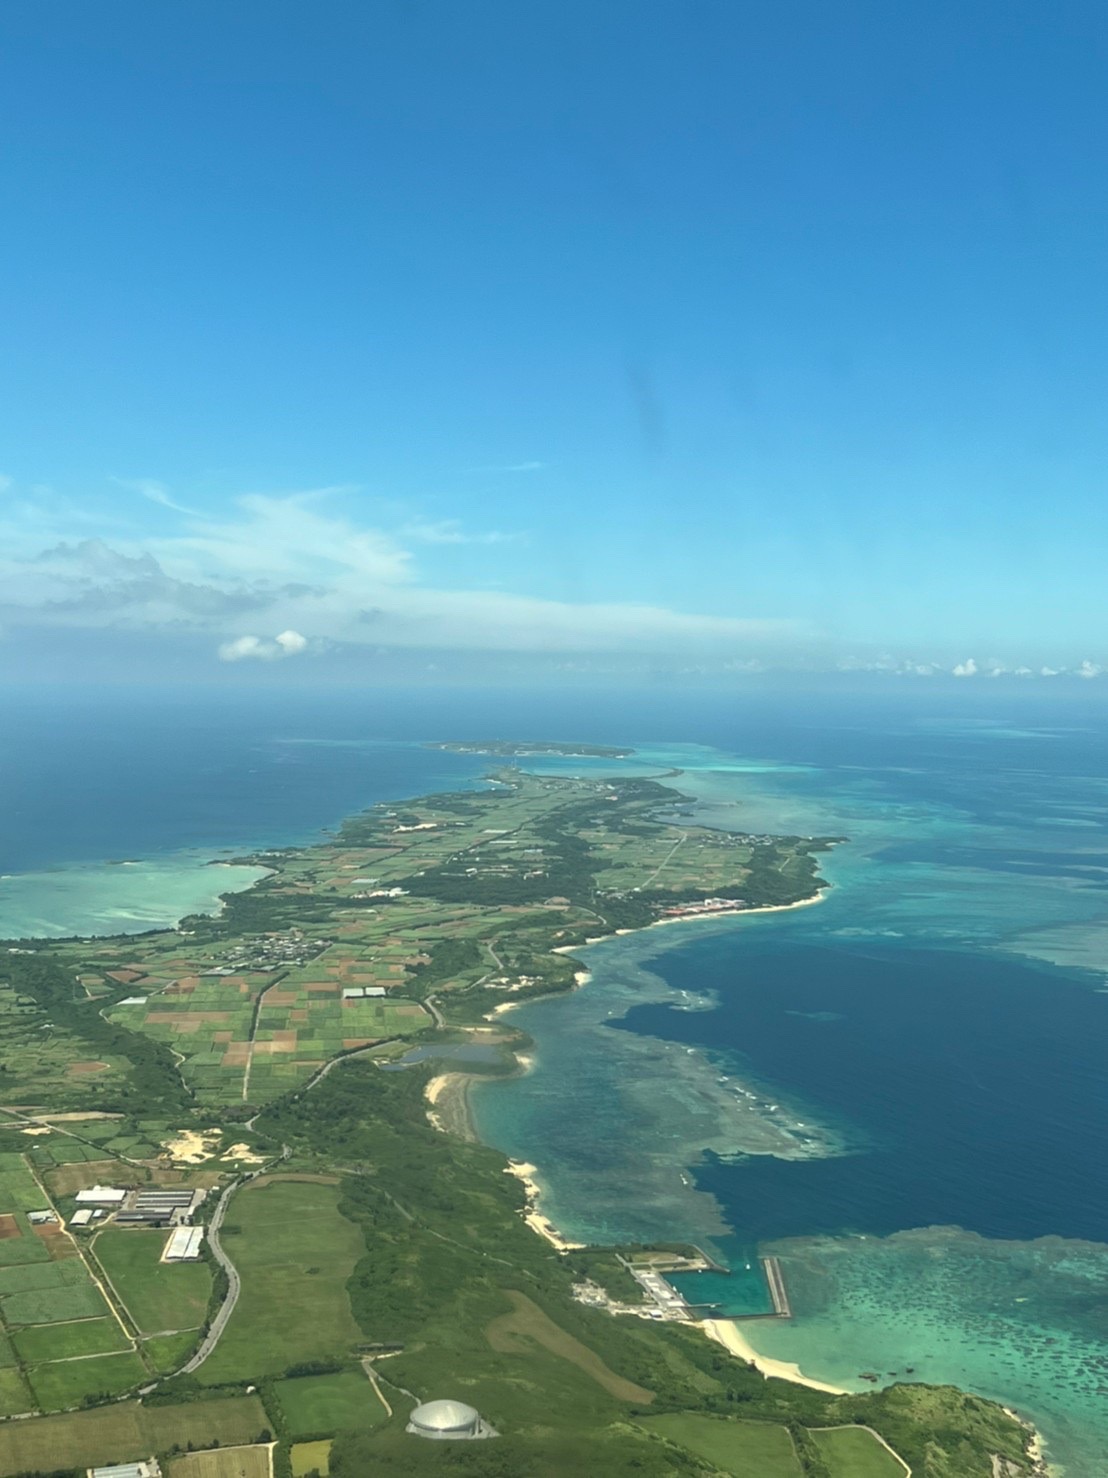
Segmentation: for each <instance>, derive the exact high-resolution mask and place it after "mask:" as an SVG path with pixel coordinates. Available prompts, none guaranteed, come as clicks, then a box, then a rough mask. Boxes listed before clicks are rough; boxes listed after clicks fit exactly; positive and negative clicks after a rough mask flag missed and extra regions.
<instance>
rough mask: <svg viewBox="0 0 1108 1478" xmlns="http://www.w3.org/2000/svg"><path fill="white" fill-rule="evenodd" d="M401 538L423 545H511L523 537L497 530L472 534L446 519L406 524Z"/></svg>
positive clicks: (400, 532)
mask: <svg viewBox="0 0 1108 1478" xmlns="http://www.w3.org/2000/svg"><path fill="white" fill-rule="evenodd" d="M399 537H400V538H407V539H417V540H418V541H419V542H420V543H421V544H511V543H513V542H515V541H516V540H518V539H520V538H521V537H522V535H520V534H502V533H500V532H499V530H497V529H491V530H489V531H488V532H487V533H483V534H470V533H467V532H466V530H465V529H463V528H462V526H461V523H460V522H459V521H458V520H457V519H456V518H445V519H442V520H441V521H440V522H438V523H424V522H422V521H420V520H418V519H417V520H414V521H413V522H411V523H406V524H404V526H403V527H402V528H401V529H400V530H399Z"/></svg>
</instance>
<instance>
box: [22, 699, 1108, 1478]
mask: <svg viewBox="0 0 1108 1478" xmlns="http://www.w3.org/2000/svg"><path fill="white" fill-rule="evenodd" d="M970 686H972V685H970ZM893 687H894V688H896V685H895V684H894V685H893ZM1088 688H1089V691H1084V690H1082V691H1078V692H1072V691H1071V692H1067V693H1060V694H1059V695H1058V696H1057V697H1056V698H1053V699H1047V698H1044V697H1043V696H1041V694H1037V695H1035V696H1032V695H1027V694H1023V693H1020V692H1017V691H1012V690H1009V691H1006V692H998V691H996V690H995V688H994V689H993V690H992V691H989V692H988V693H981V692H962V691H958V692H941V691H940V692H935V691H933V690H926V685H923V684H921V685H920V689H919V690H914V691H907V690H904V689H896V690H895V691H888V690H884V691H882V690H880V689H877V688H875V687H870V688H862V689H860V690H859V691H856V692H853V693H843V692H833V691H825V692H822V693H820V692H809V693H808V694H806V695H805V697H804V698H803V700H800V699H798V698H797V697H796V696H795V695H794V694H791V693H788V692H784V691H780V692H775V691H773V690H772V689H769V688H764V689H761V690H755V689H751V690H749V691H738V692H735V693H731V694H727V695H721V694H710V693H699V694H698V693H695V692H692V693H690V694H688V695H682V696H681V697H680V699H679V700H676V699H675V698H674V696H673V694H672V693H670V692H669V691H667V690H666V689H665V688H659V690H658V691H657V692H654V693H651V692H648V693H643V694H631V695H629V694H621V693H615V692H609V693H607V694H603V695H599V694H596V693H588V692H577V693H575V694H565V693H562V694H555V693H549V692H547V693H530V694H518V693H517V694H512V695H507V694H505V693H503V692H489V693H462V692H449V691H438V692H433V693H432V692H426V691H419V690H412V691H411V692H409V693H396V692H395V691H394V692H392V693H389V694H377V693H373V692H364V693H359V694H356V695H351V694H347V693H342V694H337V693H333V692H328V693H323V694H307V695H305V694H300V695H288V694H253V695H250V696H248V697H246V696H243V695H241V694H237V693H233V692H228V691H224V692H210V693H191V694H188V695H187V696H186V695H183V694H181V693H165V694H151V693H149V692H147V691H145V690H143V692H142V693H141V694H135V695H134V696H133V697H132V698H130V699H128V698H127V696H126V695H122V694H120V693H115V694H103V693H101V694H96V693H83V694H77V695H74V694H67V695H65V697H64V699H59V698H57V697H50V696H44V695H43V694H41V693H38V694H36V693H34V692H30V693H24V694H19V695H15V697H16V700H17V701H9V702H7V703H5V704H4V705H3V706H2V708H0V781H2V782H3V783H4V786H5V795H6V796H7V797H8V801H7V804H6V806H5V814H4V825H3V829H2V831H0V873H3V874H4V875H5V876H4V877H3V878H0V936H2V935H8V937H12V936H13V935H18V934H22V933H27V932H42V933H53V934H65V933H72V932H110V931H112V930H115V929H123V928H140V927H151V926H153V925H154V924H156V923H164V922H169V921H171V919H172V918H173V917H175V916H177V913H178V912H184V911H187V909H188V908H192V907H203V906H214V897H215V893H217V892H218V891H222V890H223V889H225V888H226V887H227V886H228V885H229V884H231V883H234V884H240V883H241V884H245V883H246V882H248V881H249V877H248V876H247V875H246V874H241V875H239V874H233V873H232V872H231V871H230V869H229V867H227V866H220V867H218V868H212V867H211V866H210V865H209V864H210V862H211V861H212V860H215V861H218V862H221V863H223V864H226V863H227V862H228V859H229V858H230V857H233V856H236V855H240V854H241V853H243V852H244V851H249V850H251V849H254V848H259V847H266V846H278V845H285V844H290V843H295V842H299V841H305V840H308V839H310V838H311V837H313V836H318V835H319V834H320V832H321V829H322V828H325V827H328V826H333V825H334V824H335V823H336V822H337V821H338V820H339V819H341V817H342V816H343V815H345V814H348V813H350V812H352V811H354V810H356V809H358V808H359V807H361V806H364V805H367V804H370V803H372V802H373V801H376V800H384V799H390V798H399V797H401V796H403V795H411V794H417V793H419V792H421V791H426V790H430V789H447V788H457V787H459V786H462V785H477V784H480V783H481V774H482V771H483V769H484V768H485V764H484V762H482V761H481V760H479V759H477V758H474V757H471V756H461V755H453V754H447V753H445V752H443V751H437V750H434V749H428V748H425V747H423V746H422V745H421V744H420V743H419V742H418V741H419V740H420V739H426V738H449V737H459V738H470V739H472V738H479V737H492V736H503V737H517V738H535V737H555V738H567V739H580V740H583V741H592V742H599V743H605V742H607V743H628V744H634V745H636V750H637V753H636V755H635V756H634V757H633V759H631V760H629V761H623V762H621V763H620V764H619V765H618V766H613V765H611V764H610V763H603V762H598V763H596V764H593V765H591V767H590V766H587V765H586V763H585V762H581V761H573V762H571V763H569V764H559V763H558V762H549V761H548V762H536V764H535V768H542V769H544V770H547V771H548V772H557V771H558V770H559V769H571V770H573V771H575V772H580V771H581V770H582V769H585V768H591V769H592V770H593V771H594V772H596V771H597V770H603V771H611V770H613V769H616V768H618V769H622V770H625V771H628V772H630V773H638V774H651V773H659V772H660V771H662V770H664V769H667V768H669V767H671V766H677V767H679V768H680V769H681V770H682V772H683V773H682V777H681V779H680V781H679V782H676V783H678V784H679V785H680V788H682V789H683V790H685V791H686V792H687V793H688V794H690V795H691V796H692V797H693V798H694V800H695V805H696V810H697V813H698V815H699V817H700V819H702V820H703V821H705V822H706V823H708V824H712V825H717V826H724V827H733V828H736V829H743V830H745V829H750V830H764V831H776V832H794V833H796V832H799V833H801V834H803V835H836V836H842V837H845V838H847V840H846V841H844V842H843V843H842V844H841V845H840V846H838V847H837V848H836V850H835V851H834V852H833V853H831V854H830V855H829V857H828V858H827V862H826V866H825V869H824V871H825V873H826V875H827V877H828V878H829V880H830V881H831V883H832V884H833V887H832V889H831V891H830V892H829V894H828V896H827V897H826V899H825V901H823V902H821V903H820V904H818V905H816V906H814V907H810V908H803V909H797V910H793V911H789V912H785V913H777V914H767V915H763V916H761V917H758V918H746V919H738V920H716V921H697V922H695V923H688V924H679V925H674V926H666V927H662V928H656V929H651V930H646V931H641V932H639V933H636V934H632V935H627V936H623V937H620V938H615V939H610V940H606V941H603V942H602V943H599V944H596V945H593V946H591V947H589V949H588V950H587V951H586V952H585V954H584V956H583V957H584V959H585V962H586V964H587V966H588V968H589V970H590V971H591V973H592V979H591V981H590V983H589V984H588V985H587V987H586V988H585V989H583V990H581V991H579V992H577V993H575V994H574V995H572V996H567V997H560V998H555V999H550V1000H548V1001H544V1002H539V1003H535V1004H532V1005H530V1006H527V1007H524V1008H522V1009H521V1010H519V1011H518V1012H517V1013H516V1014H515V1015H514V1017H513V1021H514V1022H515V1023H517V1024H519V1025H520V1026H522V1027H524V1028H525V1029H526V1030H527V1031H528V1032H529V1033H531V1034H532V1035H533V1037H534V1038H535V1041H536V1044H537V1057H536V1063H535V1067H534V1069H533V1071H532V1072H530V1073H529V1074H528V1075H527V1076H525V1077H520V1078H517V1079H513V1080H511V1081H510V1082H499V1083H490V1084H487V1085H483V1086H481V1087H480V1088H479V1089H477V1090H476V1091H475V1092H474V1095H473V1099H474V1107H475V1113H476V1116H477V1120H478V1125H479V1128H480V1131H481V1133H482V1136H483V1137H484V1138H486V1139H487V1140H488V1141H489V1142H491V1143H493V1144H496V1145H498V1146H499V1147H501V1148H503V1149H505V1150H506V1151H507V1152H508V1153H511V1154H513V1155H517V1156H519V1157H520V1158H524V1159H527V1160H529V1161H531V1162H532V1163H535V1164H537V1165H538V1167H539V1172H540V1175H539V1178H540V1180H541V1182H542V1185H543V1188H544V1209H545V1210H546V1211H547V1212H548V1214H550V1215H551V1217H552V1218H553V1220H554V1221H555V1222H556V1223H557V1224H558V1225H559V1226H560V1227H561V1228H562V1229H563V1230H564V1231H566V1232H567V1233H569V1234H571V1235H576V1236H583V1237H590V1238H596V1239H600V1240H605V1241H611V1240H632V1239H640V1238H649V1239H658V1238H665V1239H674V1238H683V1239H688V1240H691V1241H695V1242H697V1243H699V1244H701V1245H703V1246H705V1247H706V1248H708V1249H710V1250H712V1251H713V1252H714V1253H715V1254H716V1255H717V1256H719V1257H720V1258H721V1259H722V1260H724V1261H725V1262H726V1263H727V1264H728V1265H729V1266H730V1267H731V1269H732V1273H731V1275H730V1276H727V1277H721V1276H714V1275H704V1276H702V1277H701V1278H700V1279H699V1280H697V1279H695V1278H694V1279H692V1280H689V1281H688V1282H687V1283H686V1291H687V1292H688V1293H689V1296H690V1297H696V1298H698V1299H704V1300H706V1301H709V1300H710V1301H713V1302H718V1303H720V1304H721V1305H722V1306H723V1307H724V1309H725V1310H726V1311H727V1312H729V1313H733V1314H736V1315H741V1314H744V1313H756V1312H761V1311H763V1309H764V1307H765V1290H764V1285H763V1284H762V1281H761V1278H760V1275H759V1273H758V1268H757V1256H756V1254H757V1253H758V1252H763V1253H764V1252H765V1251H767V1250H772V1251H774V1252H776V1253H777V1254H778V1255H779V1256H780V1257H781V1258H782V1263H783V1266H784V1268H785V1275H786V1280H787V1283H788V1288H789V1293H790V1297H791V1300H792V1305H793V1309H794V1315H795V1317H794V1318H793V1319H792V1320H790V1321H776V1320H760V1321H758V1322H756V1323H751V1324H749V1325H747V1326H746V1332H747V1334H748V1337H749V1338H750V1339H751V1342H752V1343H753V1344H754V1345H755V1347H756V1348H758V1349H760V1350H762V1351H763V1352H764V1353H765V1354H767V1355H771V1356H774V1357H776V1358H779V1359H785V1360H792V1361H796V1362H797V1363H798V1364H799V1365H800V1366H801V1368H802V1369H803V1370H804V1371H806V1372H807V1373H809V1374H810V1375H812V1376H815V1377H817V1378H823V1379H825V1380H830V1381H832V1382H834V1383H837V1384H841V1385H845V1386H851V1387H854V1388H858V1389H862V1388H865V1386H866V1383H865V1382H863V1381H862V1380H861V1376H862V1373H863V1372H865V1373H867V1374H876V1375H877V1376H878V1377H879V1378H880V1379H881V1380H882V1381H885V1380H889V1379H892V1378H894V1376H893V1372H895V1373H896V1377H895V1378H905V1377H906V1378H908V1379H919V1380H929V1381H954V1382H957V1383H958V1384H961V1385H963V1386H965V1387H967V1388H968V1389H971V1390H976V1391H980V1392H981V1393H982V1394H985V1395H989V1396H992V1397H996V1398H998V1399H1001V1400H1004V1401H1006V1402H1007V1403H1008V1404H1011V1405H1014V1406H1016V1407H1017V1408H1018V1409H1020V1410H1022V1411H1025V1412H1026V1413H1027V1414H1028V1415H1030V1416H1032V1417H1033V1418H1034V1419H1035V1420H1036V1422H1037V1423H1038V1424H1039V1425H1040V1426H1041V1428H1042V1429H1043V1431H1044V1433H1045V1435H1046V1437H1047V1439H1048V1444H1049V1449H1050V1455H1051V1457H1052V1459H1054V1460H1056V1461H1057V1462H1059V1463H1060V1464H1063V1465H1064V1466H1065V1469H1066V1472H1067V1473H1068V1475H1069V1478H1100V1475H1102V1474H1104V1473H1105V1472H1108V1460H1106V1459H1105V1456H1104V1454H1105V1453H1108V1361H1106V1357H1105V1349H1106V1343H1105V1336H1106V1335H1108V1245H1106V1243H1108V1186H1106V1185H1105V1182H1104V1179H1103V1173H1102V1172H1103V1165H1104V1163H1105V1153H1104V1152H1105V1149H1106V1145H1105V1137H1106V1125H1108V1113H1106V1109H1108V1102H1106V1098H1108V1092H1106V1087H1105V1082H1106V1077H1105V1072H1104V1064H1105V1061H1106V1053H1105V1048H1106V1047H1108V1014H1106V1013H1108V993H1106V991H1108V986H1106V982H1105V971H1106V970H1108V892H1106V888H1108V745H1106V744H1105V738H1106V737H1108V715H1106V713H1105V709H1104V706H1103V700H1098V699H1097V697H1096V695H1095V693H1094V692H1093V691H1092V689H1094V688H1095V685H1092V684H1090V685H1088ZM8 696H9V698H10V697H11V695H8ZM213 877H214V879H215V882H214V883H213ZM748 1264H749V1267H748ZM909 1371H910V1373H908V1372H909Z"/></svg>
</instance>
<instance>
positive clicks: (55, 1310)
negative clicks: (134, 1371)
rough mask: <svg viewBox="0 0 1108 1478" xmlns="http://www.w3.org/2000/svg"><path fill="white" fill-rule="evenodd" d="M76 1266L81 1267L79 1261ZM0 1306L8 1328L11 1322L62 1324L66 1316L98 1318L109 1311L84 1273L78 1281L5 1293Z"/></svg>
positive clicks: (97, 1289)
mask: <svg viewBox="0 0 1108 1478" xmlns="http://www.w3.org/2000/svg"><path fill="white" fill-rule="evenodd" d="M74 1261H76V1260H74ZM43 1266H44V1267H49V1268H64V1267H67V1266H69V1264H67V1263H44V1264H43ZM80 1267H81V1270H82V1271H84V1264H83V1263H82V1264H80ZM0 1310H3V1314H4V1322H5V1324H7V1325H8V1326H9V1328H10V1327H11V1326H12V1325H15V1324H62V1323H65V1322H66V1321H68V1320H70V1319H100V1318H103V1317H104V1316H106V1315H107V1314H108V1312H109V1310H108V1306H107V1304H106V1303H105V1302H104V1299H103V1295H102V1294H101V1292H100V1290H99V1288H97V1287H96V1285H95V1283H93V1282H92V1281H91V1280H90V1279H89V1278H88V1275H87V1274H86V1275H85V1278H84V1279H83V1280H81V1281H78V1282H74V1283H65V1284H63V1283H59V1284H57V1285H56V1286H55V1287H52V1288H31V1289H28V1290H27V1292H25V1293H12V1294H9V1295H8V1296H7V1297H5V1298H3V1299H0Z"/></svg>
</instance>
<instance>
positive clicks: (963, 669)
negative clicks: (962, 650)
mask: <svg viewBox="0 0 1108 1478" xmlns="http://www.w3.org/2000/svg"><path fill="white" fill-rule="evenodd" d="M951 671H952V672H953V673H954V676H955V677H976V675H977V663H976V662H975V661H974V660H973V658H972V657H967V658H966V660H965V661H964V662H959V663H958V665H957V666H956V667H953V668H952V669H951Z"/></svg>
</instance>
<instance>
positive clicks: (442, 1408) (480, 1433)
mask: <svg viewBox="0 0 1108 1478" xmlns="http://www.w3.org/2000/svg"><path fill="white" fill-rule="evenodd" d="M405 1431H407V1432H411V1433H412V1434H413V1435H414V1436H416V1437H430V1438H433V1439H435V1440H437V1441H443V1440H444V1439H445V1440H453V1441H466V1440H469V1441H472V1440H473V1439H474V1438H476V1437H495V1436H496V1433H495V1432H494V1431H493V1429H492V1428H491V1427H490V1426H489V1424H488V1423H487V1422H484V1421H482V1420H481V1415H480V1413H479V1412H478V1411H475V1410H474V1408H473V1407H472V1406H467V1405H466V1403H465V1402H464V1401H425V1402H424V1403H423V1405H422V1406H417V1407H416V1409H415V1410H414V1411H413V1412H412V1414H411V1416H410V1417H409V1418H408V1425H407V1427H406V1428H405Z"/></svg>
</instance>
